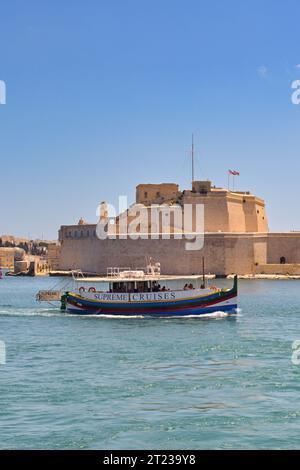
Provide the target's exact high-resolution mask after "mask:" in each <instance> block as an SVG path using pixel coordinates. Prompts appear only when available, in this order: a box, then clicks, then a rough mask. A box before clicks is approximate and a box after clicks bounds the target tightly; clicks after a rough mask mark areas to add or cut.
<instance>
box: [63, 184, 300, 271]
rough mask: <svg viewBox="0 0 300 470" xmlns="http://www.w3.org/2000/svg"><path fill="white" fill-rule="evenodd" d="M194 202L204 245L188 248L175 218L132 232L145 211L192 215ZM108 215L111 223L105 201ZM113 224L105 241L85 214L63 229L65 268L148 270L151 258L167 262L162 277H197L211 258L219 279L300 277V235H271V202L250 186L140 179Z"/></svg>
mask: <svg viewBox="0 0 300 470" xmlns="http://www.w3.org/2000/svg"><path fill="white" fill-rule="evenodd" d="M188 206H189V207H192V209H193V208H195V207H196V206H201V207H203V209H204V219H203V222H204V223H203V227H202V232H203V241H204V243H203V246H202V247H201V249H197V250H187V249H186V247H187V245H186V241H187V240H186V236H187V233H186V230H185V229H184V227H183V228H182V227H180V226H179V225H178V224H176V223H175V221H174V220H173V219H172V215H171V216H170V217H169V219H168V220H169V230H168V231H167V232H168V233H166V230H165V227H164V226H163V220H162V217H161V218H160V219H159V222H158V224H157V226H156V227H155V230H153V226H151V223H152V222H151V219H149V220H150V222H148V224H147V226H146V227H145V226H143V227H142V224H140V226H139V224H138V223H137V224H136V225H137V233H136V234H135V239H133V238H132V237H131V236H129V235H130V233H131V227H132V223H134V222H135V219H136V220H138V217H139V215H141V214H142V213H143V211H144V212H145V211H146V212H148V213H149V212H150V211H151V210H152V209H153V207H159V208H161V207H162V208H169V209H170V211H171V213H172V210H173V211H175V210H176V211H178V210H179V209H180V210H181V211H182V213H183V216H184V211H185V210H187V209H186V207H188ZM193 214H194V212H193ZM124 215H126V216H127V218H126V219H125V220H126V224H127V225H125V226H124ZM193 217H194V215H193ZM101 220H102V222H103V220H107V221H108V222H109V223H111V220H110V218H109V216H108V212H107V210H106V204H105V203H102V205H101V211H100V221H101ZM194 222H195V221H194V220H193V224H194ZM112 226H113V229H114V236H113V237H106V238H104V239H99V238H98V230H97V224H89V223H86V222H85V221H84V220H83V219H80V221H79V223H78V224H76V225H63V226H61V228H60V230H59V241H60V245H61V246H60V251H59V260H58V265H59V269H61V270H70V269H81V270H82V271H84V272H90V273H97V274H106V271H107V268H109V267H114V266H118V267H130V268H136V267H143V266H145V265H146V264H147V259H149V257H151V258H152V259H155V260H156V261H159V262H160V263H161V272H162V274H179V275H180V274H184V275H189V274H199V273H201V272H202V260H203V258H204V260H205V272H206V273H207V274H209V273H210V274H216V275H218V276H226V275H229V274H233V273H237V274H240V275H246V274H259V273H260V274H264V273H266V274H273V273H274V274H283V273H284V274H289V273H290V274H300V233H295V232H286V233H270V232H269V227H268V218H267V213H266V208H265V202H264V200H263V199H261V198H259V197H257V196H255V195H253V194H251V193H250V192H249V191H244V192H243V191H230V190H229V189H224V188H217V187H215V186H213V185H212V183H211V182H210V181H194V182H193V183H192V188H191V189H189V190H183V191H180V189H179V186H178V185H177V184H173V183H172V184H170V183H169V184H165V183H162V184H139V185H138V186H137V188H136V201H135V204H133V205H132V206H130V208H129V210H128V211H126V213H123V214H119V215H118V216H117V217H116V218H115V219H114V220H113V224H112ZM124 227H125V228H124ZM153 233H155V237H153ZM150 234H151V236H150ZM180 234H181V235H182V236H181V237H180ZM147 235H148V236H147Z"/></svg>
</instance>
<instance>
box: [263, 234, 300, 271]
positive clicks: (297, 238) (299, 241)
mask: <svg viewBox="0 0 300 470" xmlns="http://www.w3.org/2000/svg"><path fill="white" fill-rule="evenodd" d="M281 257H284V258H285V260H286V263H287V264H290V263H300V233H299V232H298V233H297V232H287V233H270V234H269V236H268V245H267V262H268V263H271V264H279V263H280V258H281Z"/></svg>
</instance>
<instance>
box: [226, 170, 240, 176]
mask: <svg viewBox="0 0 300 470" xmlns="http://www.w3.org/2000/svg"><path fill="white" fill-rule="evenodd" d="M228 172H229V174H230V175H233V176H240V172H239V171H236V170H228Z"/></svg>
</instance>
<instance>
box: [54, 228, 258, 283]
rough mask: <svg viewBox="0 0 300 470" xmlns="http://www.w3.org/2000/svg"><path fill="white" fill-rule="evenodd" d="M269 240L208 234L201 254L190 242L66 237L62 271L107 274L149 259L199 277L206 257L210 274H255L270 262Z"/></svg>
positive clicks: (169, 271) (170, 269)
mask: <svg viewBox="0 0 300 470" xmlns="http://www.w3.org/2000/svg"><path fill="white" fill-rule="evenodd" d="M265 238H266V237H265V236H258V235H256V234H254V235H253V234H250V235H245V234H237V235H233V234H206V235H205V241H204V248H203V249H202V250H197V251H187V250H186V249H185V243H186V240H184V239H181V240H180V239H174V238H171V239H169V240H164V239H158V240H143V239H138V240H131V239H127V240H126V239H125V240H120V239H116V240H112V239H106V240H99V239H98V238H96V237H89V238H87V237H86V238H85V237H82V238H65V239H63V240H62V245H61V258H60V269H63V270H68V269H82V270H83V271H88V272H96V273H99V274H105V273H106V269H107V268H108V267H112V266H120V267H131V268H137V267H144V266H146V257H147V256H151V257H152V258H154V259H155V260H157V261H160V263H161V270H162V273H163V274H199V273H201V272H202V257H203V256H204V257H205V265H206V266H205V268H206V273H213V274H218V275H226V274H231V273H238V274H251V273H253V272H254V266H255V262H260V263H266V258H265V256H264V253H265V252H266V251H264V250H263V245H264V244H265V245H266V239H265Z"/></svg>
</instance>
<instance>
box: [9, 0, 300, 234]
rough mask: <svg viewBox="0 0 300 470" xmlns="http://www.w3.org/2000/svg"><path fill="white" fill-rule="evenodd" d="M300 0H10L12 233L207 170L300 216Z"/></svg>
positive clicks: (280, 221) (90, 213)
mask: <svg viewBox="0 0 300 470" xmlns="http://www.w3.org/2000/svg"><path fill="white" fill-rule="evenodd" d="M299 17H300V2H299V1H298V0H285V1H283V0H248V1H241V0H215V1H211V0H180V1H179V0H85V1H83V0H80V1H79V0H72V1H71V0H60V1H58V0H51V1H50V0H44V1H40V0H27V1H22V0H19V1H16V0H10V1H6V2H1V5H0V18H1V24H0V80H4V81H5V83H6V87H7V97H6V100H7V103H6V105H0V161H1V179H0V181H1V186H0V193H1V212H0V233H9V234H14V235H20V236H28V234H30V236H31V237H41V235H42V234H43V235H44V237H45V238H47V237H48V238H55V237H56V236H57V230H58V228H59V226H60V225H61V224H69V223H76V222H77V221H78V219H79V218H80V217H81V216H83V217H84V218H85V219H87V220H89V221H91V222H95V221H96V216H95V211H96V206H97V203H98V202H100V201H102V200H103V199H105V200H108V201H109V202H112V203H115V202H116V198H117V196H118V195H119V194H128V196H129V200H130V201H132V200H133V199H134V192H135V186H136V184H138V183H142V182H145V183H147V182H153V183H155V182H178V183H179V184H180V187H181V188H187V187H189V184H190V161H189V153H188V150H189V147H190V140H191V134H192V132H193V133H194V136H195V144H196V149H197V152H196V156H197V164H196V177H197V179H207V178H209V179H212V180H213V182H214V183H215V184H216V185H218V186H219V185H220V186H226V185H227V170H228V168H233V169H237V170H240V172H241V176H240V178H239V180H238V188H239V189H242V190H251V191H252V192H254V193H255V194H257V195H259V196H261V197H263V198H265V199H266V201H267V207H268V213H269V221H270V227H271V229H272V230H290V229H299V230H300V220H299V207H298V205H299V200H300V182H299V175H300V159H299V147H300V142H299V140H300V139H299V137H300V106H296V105H293V104H292V102H291V94H292V90H291V83H292V81H293V80H296V79H300V66H299V67H298V68H297V65H298V64H299V63H300V50H299V42H300V41H299V39H300V38H299V37H300V29H299Z"/></svg>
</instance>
